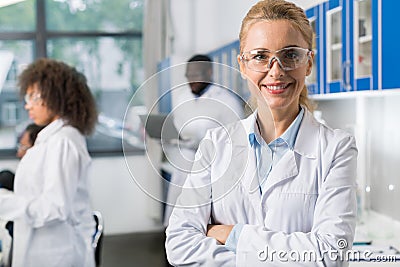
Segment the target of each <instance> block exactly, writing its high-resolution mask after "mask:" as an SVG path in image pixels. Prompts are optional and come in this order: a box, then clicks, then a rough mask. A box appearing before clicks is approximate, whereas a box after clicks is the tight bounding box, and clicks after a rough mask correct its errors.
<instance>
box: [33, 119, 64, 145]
mask: <svg viewBox="0 0 400 267" xmlns="http://www.w3.org/2000/svg"><path fill="white" fill-rule="evenodd" d="M64 125H65V121H64V120H63V119H61V118H60V119H57V120H55V121H53V122H51V123H50V124H48V125H47V126H46V127H44V128H43V129H42V130H41V131H40V132H39V134H38V136H37V139H36V141H35V145H36V144H39V143H42V142H45V141H46V140H47V139H48V138H49V137H50V136H52V135H53V134H54V133H55V132H58V131H59V130H60V129H61V128H62V127H63V126H64Z"/></svg>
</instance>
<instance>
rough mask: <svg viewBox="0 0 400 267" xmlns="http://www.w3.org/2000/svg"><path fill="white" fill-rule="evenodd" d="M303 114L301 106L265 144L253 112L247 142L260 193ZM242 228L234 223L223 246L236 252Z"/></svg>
mask: <svg viewBox="0 0 400 267" xmlns="http://www.w3.org/2000/svg"><path fill="white" fill-rule="evenodd" d="M303 116H304V108H301V110H300V112H299V114H298V115H297V117H296V118H295V120H294V121H293V122H292V124H291V125H290V126H289V127H288V128H287V129H286V131H285V132H284V133H283V134H282V135H281V136H280V137H278V138H276V139H275V140H273V141H272V142H270V143H269V144H267V143H266V142H265V141H264V139H263V138H262V136H261V133H260V131H259V129H258V127H257V114H255V116H254V118H255V120H254V123H253V124H252V128H251V129H250V132H249V143H250V146H251V147H253V148H254V153H255V155H256V160H257V171H258V182H259V187H260V193H261V194H263V192H265V190H263V187H264V186H265V184H266V183H265V181H266V180H267V178H268V175H269V173H270V172H271V170H272V168H273V167H274V166H275V165H276V164H277V163H278V162H279V160H280V159H281V158H282V157H283V155H284V154H285V153H286V152H287V151H289V150H293V148H294V143H295V142H296V137H297V133H298V132H299V128H300V123H301V121H302V119H303ZM242 228H243V224H241V223H239V224H236V225H235V226H234V227H233V229H232V231H231V233H230V234H229V236H228V238H227V240H226V242H225V246H226V247H227V248H228V249H229V250H231V251H233V252H236V246H237V242H238V240H239V236H240V232H241V231H242Z"/></svg>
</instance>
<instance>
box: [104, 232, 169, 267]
mask: <svg viewBox="0 0 400 267" xmlns="http://www.w3.org/2000/svg"><path fill="white" fill-rule="evenodd" d="M164 239H165V237H164V232H159V233H136V234H127V235H113V236H107V235H105V236H104V240H103V248H102V252H101V253H102V254H101V265H100V266H101V267H133V266H140V267H147V266H149V267H166V266H168V265H167V262H166V259H165V251H164Z"/></svg>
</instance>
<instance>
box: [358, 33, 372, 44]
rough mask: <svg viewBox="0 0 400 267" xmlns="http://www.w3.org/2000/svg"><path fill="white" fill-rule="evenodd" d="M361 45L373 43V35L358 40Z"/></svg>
mask: <svg viewBox="0 0 400 267" xmlns="http://www.w3.org/2000/svg"><path fill="white" fill-rule="evenodd" d="M358 42H359V43H360V44H363V43H368V42H372V35H365V36H361V37H359V38H358Z"/></svg>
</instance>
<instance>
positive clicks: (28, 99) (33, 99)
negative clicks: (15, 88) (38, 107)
mask: <svg viewBox="0 0 400 267" xmlns="http://www.w3.org/2000/svg"><path fill="white" fill-rule="evenodd" d="M40 99H41V97H40V94H29V95H28V94H26V95H25V96H24V100H25V103H26V104H28V105H31V104H36V103H37V102H38V101H39V100H40Z"/></svg>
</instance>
